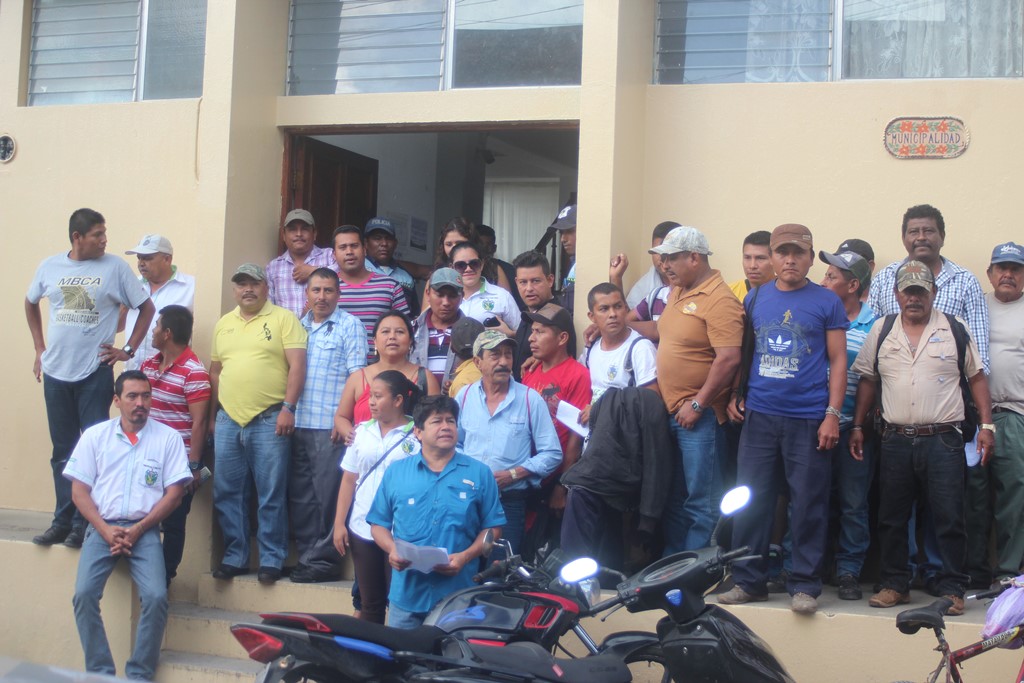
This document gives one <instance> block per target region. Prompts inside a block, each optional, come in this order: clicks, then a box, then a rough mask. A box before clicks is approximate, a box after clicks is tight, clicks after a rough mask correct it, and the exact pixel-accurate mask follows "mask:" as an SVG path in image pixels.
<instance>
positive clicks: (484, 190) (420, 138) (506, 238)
mask: <svg viewBox="0 0 1024 683" xmlns="http://www.w3.org/2000/svg"><path fill="white" fill-rule="evenodd" d="M286 135H287V138H286V154H285V168H284V177H283V184H282V217H283V214H284V213H286V212H287V211H289V210H291V209H293V208H305V209H307V210H309V211H310V212H311V213H312V214H313V217H314V218H315V219H316V223H317V226H318V235H317V243H318V244H323V245H326V244H328V243H329V240H330V234H331V232H332V231H333V229H334V228H335V227H336V226H337V225H340V224H342V223H352V224H355V225H359V226H363V225H365V224H366V222H367V220H369V218H371V217H373V216H385V217H387V218H388V219H390V220H391V221H392V223H393V224H394V225H395V228H396V231H397V233H398V234H397V237H398V251H397V256H398V257H399V258H401V259H403V260H407V261H412V262H416V263H422V264H427V265H429V264H431V263H432V262H433V259H434V250H435V245H436V243H437V229H438V228H439V227H440V226H443V225H444V224H445V222H447V221H448V220H449V219H451V218H453V217H455V216H465V217H466V218H469V219H470V220H472V221H474V222H475V223H478V224H481V223H482V224H486V225H490V226H491V227H492V228H494V230H495V233H496V235H497V253H496V256H497V257H498V258H500V259H503V260H505V261H509V262H511V261H512V260H513V259H514V258H515V256H516V255H518V254H520V253H522V252H523V251H527V250H529V249H533V248H535V247H536V246H538V245H539V244H542V243H543V244H544V246H545V249H544V250H545V253H546V254H547V255H548V257H549V258H550V259H552V263H553V265H554V266H555V268H556V274H557V278H556V281H558V282H560V281H561V279H562V276H561V272H560V271H561V270H567V269H568V264H566V263H564V255H563V254H561V248H560V245H558V243H557V240H551V239H548V240H547V241H546V242H545V236H546V234H547V227H548V226H549V225H550V224H551V222H552V220H553V219H554V217H555V216H556V215H557V213H558V211H559V209H560V208H561V207H562V206H564V205H565V204H566V203H567V202H569V201H570V200H571V199H572V198H574V197H575V194H576V183H577V174H578V170H577V168H578V157H579V130H578V128H577V127H575V126H573V127H571V128H569V127H565V126H560V127H558V128H550V127H548V128H534V129H524V128H522V127H515V128H498V129H492V130H490V129H489V130H479V129H474V130H451V129H446V130H428V131H424V130H423V129H422V128H418V129H416V130H415V131H396V130H395V129H391V128H389V129H382V130H370V131H366V130H365V129H363V130H359V131H352V130H351V129H345V128H326V129H317V130H302V131H286Z"/></svg>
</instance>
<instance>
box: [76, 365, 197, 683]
mask: <svg viewBox="0 0 1024 683" xmlns="http://www.w3.org/2000/svg"><path fill="white" fill-rule="evenodd" d="M151 399H152V393H151V388H150V384H149V380H148V379H146V375H145V374H143V373H142V372H140V371H138V370H128V371H126V372H124V373H122V374H121V376H120V377H118V378H117V381H116V382H115V383H114V405H116V406H117V408H118V409H119V410H120V412H121V414H120V416H118V417H115V418H114V419H112V420H107V421H105V422H100V423H99V424H96V425H94V426H92V427H90V428H88V429H87V430H85V432H84V433H83V434H82V437H81V438H80V439H79V440H78V445H77V446H75V450H74V452H73V453H72V454H71V457H70V458H69V459H68V464H67V466H66V467H65V468H64V477H65V478H67V479H70V480H71V499H72V501H74V503H75V506H76V507H77V508H78V511H79V512H81V513H82V516H83V517H84V518H85V520H86V521H87V522H88V523H89V528H88V530H87V531H86V532H85V542H84V543H83V544H82V554H81V557H80V558H79V560H78V577H77V578H76V579H75V596H74V599H73V600H72V603H73V604H74V607H75V622H76V623H77V625H78V637H79V638H80V639H81V641H82V649H83V650H84V651H85V668H86V670H87V671H89V672H92V673H103V674H109V675H111V676H113V675H114V674H115V673H116V671H115V668H114V658H113V656H112V655H111V654H110V644H109V643H108V642H107V634H106V631H105V630H104V628H103V618H102V617H101V616H100V598H102V597H103V588H104V586H106V584H107V579H108V578H109V577H110V573H111V572H112V571H114V566H115V565H116V564H117V562H118V560H119V559H120V558H122V557H124V558H125V559H127V560H128V570H129V571H130V572H131V576H132V581H134V582H135V585H136V587H137V588H138V591H139V600H140V602H141V609H140V613H139V625H138V630H137V631H136V633H135V647H134V649H133V650H132V654H131V657H130V658H129V659H128V663H127V664H126V665H125V671H124V673H125V676H127V677H128V678H137V679H143V680H153V675H154V674H155V673H156V664H157V660H158V658H159V657H160V643H161V641H162V640H163V636H164V626H165V625H166V623H167V580H166V578H165V574H164V554H163V549H162V548H161V546H160V522H161V521H162V520H163V519H164V518H165V517H167V515H169V514H170V513H171V512H172V511H173V510H174V509H175V508H176V507H178V504H179V503H180V502H181V497H182V494H183V493H184V490H185V488H184V485H185V483H186V482H189V481H191V480H192V473H191V472H190V471H189V469H188V459H187V458H186V456H185V443H184V442H183V441H182V439H181V435H180V434H178V432H177V431H176V430H175V429H173V428H172V427H168V426H167V425H163V424H160V423H159V422H156V421H155V420H153V421H150V420H149V409H150V401H151Z"/></svg>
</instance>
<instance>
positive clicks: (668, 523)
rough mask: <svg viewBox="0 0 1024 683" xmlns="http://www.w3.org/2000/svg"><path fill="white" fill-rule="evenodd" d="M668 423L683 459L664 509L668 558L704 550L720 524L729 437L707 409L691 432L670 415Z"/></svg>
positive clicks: (676, 471) (666, 554) (677, 468)
mask: <svg viewBox="0 0 1024 683" xmlns="http://www.w3.org/2000/svg"><path fill="white" fill-rule="evenodd" d="M668 423H669V426H670V428H671V429H672V434H673V436H675V438H676V443H677V444H679V453H680V455H681V456H682V459H681V460H680V467H676V468H675V473H674V477H673V485H672V489H671V491H672V495H671V496H670V497H669V501H668V504H667V505H666V506H665V513H664V517H663V519H664V522H665V556H668V555H673V554H675V553H678V552H682V551H684V550H698V549H700V548H705V547H707V546H708V544H709V543H710V541H711V532H712V531H714V529H715V522H716V521H718V504H719V502H720V501H721V498H722V465H723V463H724V460H725V452H726V435H725V430H724V429H723V428H722V426H721V425H720V424H718V418H717V417H715V411H713V410H711V409H710V408H708V409H707V410H705V411H704V412H703V414H701V416H700V418H699V419H698V420H697V422H696V423H695V424H694V425H693V428H692V429H684V428H683V427H681V426H680V425H679V423H678V422H676V419H675V416H674V415H669V418H668Z"/></svg>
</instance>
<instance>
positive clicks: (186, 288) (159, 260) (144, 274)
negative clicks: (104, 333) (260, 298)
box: [119, 235, 196, 370]
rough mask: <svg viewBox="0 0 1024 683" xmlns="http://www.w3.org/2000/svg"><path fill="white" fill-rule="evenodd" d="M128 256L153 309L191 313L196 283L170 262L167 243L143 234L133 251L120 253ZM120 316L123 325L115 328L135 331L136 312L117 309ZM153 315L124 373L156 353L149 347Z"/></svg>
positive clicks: (167, 240)
mask: <svg viewBox="0 0 1024 683" xmlns="http://www.w3.org/2000/svg"><path fill="white" fill-rule="evenodd" d="M124 253H125V254H127V255H128V256H132V255H135V256H136V258H137V259H138V265H137V267H138V269H139V279H140V280H141V281H142V286H143V287H145V288H146V293H147V294H149V298H150V299H152V300H153V306H154V307H155V309H156V310H158V311H160V310H163V308H164V306H171V305H178V306H184V307H185V308H187V309H188V310H189V311H192V310H194V306H195V298H196V280H195V278H194V277H192V276H191V275H186V274H185V273H182V272H181V271H179V270H178V266H176V265H174V264H173V263H171V262H172V261H173V260H174V247H172V246H171V241H170V240H169V239H167V238H166V237H164V236H163V235H144V236H143V237H142V239H141V240H139V243H138V245H137V246H136V247H135V248H134V249H129V250H128V251H126V252H124ZM121 313H122V314H125V316H126V317H125V323H124V325H121V326H120V328H119V329H126V330H131V329H134V328H135V321H136V320H137V319H138V317H139V311H138V309H134V308H128V307H126V306H122V307H121ZM156 320H157V316H155V315H154V316H153V320H152V322H150V324H149V329H148V330H147V331H146V336H145V337H144V338H143V340H142V341H141V342H139V348H137V349H136V350H135V355H134V356H132V357H131V358H129V359H128V361H127V362H126V363H125V369H126V370H138V369H139V368H141V367H142V364H143V362H145V360H146V359H147V358H149V357H150V356H152V355H153V354H155V353H156V352H157V350H156V349H155V348H153V328H155V327H156Z"/></svg>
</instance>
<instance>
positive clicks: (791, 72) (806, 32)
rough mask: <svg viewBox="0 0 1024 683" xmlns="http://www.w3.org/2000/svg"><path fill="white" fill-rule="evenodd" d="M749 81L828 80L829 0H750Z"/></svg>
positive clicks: (748, 29) (748, 27)
mask: <svg viewBox="0 0 1024 683" xmlns="http://www.w3.org/2000/svg"><path fill="white" fill-rule="evenodd" d="M749 11H750V16H749V18H748V19H747V52H746V56H747V64H746V78H745V80H746V81H747V82H748V83H786V82H790V83H791V82H800V81H827V80H828V69H829V42H830V39H829V36H830V32H831V11H832V8H831V0H752V1H751V2H750V8H749Z"/></svg>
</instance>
